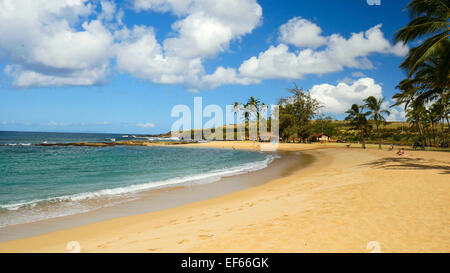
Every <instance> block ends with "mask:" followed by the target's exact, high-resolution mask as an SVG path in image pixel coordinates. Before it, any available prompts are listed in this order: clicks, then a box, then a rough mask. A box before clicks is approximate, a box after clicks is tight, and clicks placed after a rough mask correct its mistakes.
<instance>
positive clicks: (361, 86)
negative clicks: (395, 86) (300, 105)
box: [310, 78, 383, 114]
mask: <svg viewBox="0 0 450 273" xmlns="http://www.w3.org/2000/svg"><path fill="white" fill-rule="evenodd" d="M310 92H311V96H312V97H313V98H315V99H317V100H318V101H319V102H320V103H321V104H322V105H323V106H324V111H326V112H327V113H330V114H343V113H344V112H345V111H347V110H348V109H349V108H350V107H351V105H352V104H354V103H356V104H361V102H362V101H363V100H364V99H365V98H367V97H369V96H374V97H376V98H381V97H382V96H383V88H382V87H381V85H379V84H377V83H375V80H373V79H371V78H361V79H359V80H357V81H355V82H354V83H352V84H350V85H348V84H347V83H343V82H341V83H338V84H337V85H331V84H319V85H314V86H313V87H312V88H311V91H310Z"/></svg>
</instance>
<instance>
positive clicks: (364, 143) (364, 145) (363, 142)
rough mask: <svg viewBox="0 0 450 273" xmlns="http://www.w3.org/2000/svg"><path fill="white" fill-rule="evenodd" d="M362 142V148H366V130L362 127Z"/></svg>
mask: <svg viewBox="0 0 450 273" xmlns="http://www.w3.org/2000/svg"><path fill="white" fill-rule="evenodd" d="M361 144H362V148H363V149H365V148H366V142H365V140H364V131H363V129H361Z"/></svg>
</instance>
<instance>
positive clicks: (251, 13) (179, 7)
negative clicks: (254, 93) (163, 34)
mask: <svg viewBox="0 0 450 273" xmlns="http://www.w3.org/2000/svg"><path fill="white" fill-rule="evenodd" d="M134 9H135V10H136V11H137V12H140V11H147V10H153V11H158V12H171V13H173V14H174V15H176V16H177V17H178V20H177V21H176V22H175V23H174V24H173V25H172V29H173V31H174V33H175V35H174V37H169V38H166V39H165V40H164V41H162V42H161V43H159V42H158V41H157V40H156V38H155V35H154V33H153V31H152V30H151V29H149V28H145V27H134V29H132V30H127V29H125V30H122V31H121V32H122V34H121V35H124V36H125V39H123V42H121V43H120V44H119V45H117V46H116V52H117V65H118V68H119V69H120V71H122V72H126V73H130V74H132V75H133V76H136V77H139V78H142V79H148V80H151V81H152V82H156V83H180V84H184V85H186V86H187V87H189V88H190V89H191V90H195V89H197V88H199V89H208V88H215V87H217V86H219V85H220V84H248V83H250V82H251V81H250V80H248V79H245V78H241V77H240V76H239V75H238V74H237V73H236V72H235V70H234V69H225V68H222V67H219V68H217V70H216V71H215V73H213V74H211V75H207V74H206V73H205V70H204V67H203V63H202V62H203V60H204V59H205V58H212V57H214V56H216V55H217V54H219V53H221V52H224V51H226V50H227V49H228V48H229V45H230V42H231V41H233V40H235V39H239V38H240V37H242V36H243V35H246V34H248V33H250V32H251V31H252V30H253V29H254V28H255V27H256V26H257V25H258V24H259V23H260V20H261V16H262V9H261V7H260V6H259V5H258V3H257V2H256V1H255V0H221V1H208V0H183V1H180V0H167V1H162V0H138V1H135V2H134ZM133 52H135V53H133ZM254 81H256V80H254ZM254 81H253V82H254Z"/></svg>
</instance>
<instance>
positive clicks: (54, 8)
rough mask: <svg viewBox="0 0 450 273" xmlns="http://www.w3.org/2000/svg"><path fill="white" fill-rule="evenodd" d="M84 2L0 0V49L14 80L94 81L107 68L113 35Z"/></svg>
mask: <svg viewBox="0 0 450 273" xmlns="http://www.w3.org/2000/svg"><path fill="white" fill-rule="evenodd" d="M93 13H94V7H93V5H92V3H89V2H88V1H86V0H70V1H69V0H67V1H61V0H28V1H26V0H21V1H17V0H2V1H0V51H1V52H2V55H3V56H2V57H3V58H5V59H6V60H7V62H8V65H7V66H6V67H5V70H4V72H5V73H6V74H7V75H9V76H11V77H12V78H13V84H14V85H16V86H19V87H28V86H62V85H93V84H97V83H100V82H102V81H103V80H104V79H105V76H106V74H107V72H108V66H109V60H110V58H111V56H112V55H111V51H110V50H109V49H110V48H111V44H112V42H113V37H112V35H111V33H110V32H109V31H108V30H107V29H106V28H105V26H104V25H103V23H102V22H101V21H100V20H97V19H96V20H87V17H88V16H89V15H92V14H93Z"/></svg>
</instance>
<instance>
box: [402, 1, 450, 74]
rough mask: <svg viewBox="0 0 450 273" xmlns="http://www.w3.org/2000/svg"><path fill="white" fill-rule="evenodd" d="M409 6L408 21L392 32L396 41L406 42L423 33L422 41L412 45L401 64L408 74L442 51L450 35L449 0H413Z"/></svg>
mask: <svg viewBox="0 0 450 273" xmlns="http://www.w3.org/2000/svg"><path fill="white" fill-rule="evenodd" d="M406 9H408V10H409V14H410V18H411V22H409V23H408V25H407V26H406V27H404V28H402V29H400V30H399V31H397V33H396V34H395V42H396V43H398V42H403V44H407V43H408V42H411V41H414V40H416V39H419V38H422V37H425V38H427V39H426V40H425V41H424V42H423V43H422V44H421V45H419V46H417V47H414V48H411V49H410V51H409V53H408V56H407V58H406V60H405V61H404V62H403V63H402V64H401V67H402V68H404V69H406V70H408V71H409V77H410V76H411V75H412V74H413V73H414V72H415V71H416V69H417V67H418V66H419V65H420V64H422V63H423V62H424V61H425V60H426V59H427V58H429V57H430V56H432V55H436V53H437V52H442V51H445V50H444V48H445V47H447V45H446V44H448V39H449V15H450V0H412V1H411V2H410V3H409V4H408V6H406Z"/></svg>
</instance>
